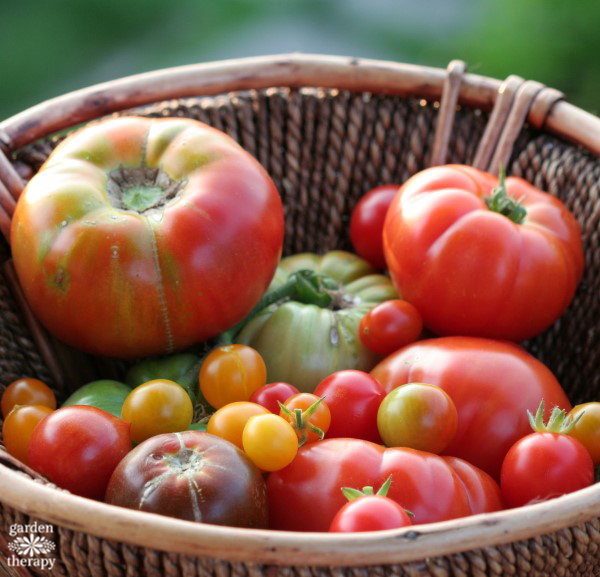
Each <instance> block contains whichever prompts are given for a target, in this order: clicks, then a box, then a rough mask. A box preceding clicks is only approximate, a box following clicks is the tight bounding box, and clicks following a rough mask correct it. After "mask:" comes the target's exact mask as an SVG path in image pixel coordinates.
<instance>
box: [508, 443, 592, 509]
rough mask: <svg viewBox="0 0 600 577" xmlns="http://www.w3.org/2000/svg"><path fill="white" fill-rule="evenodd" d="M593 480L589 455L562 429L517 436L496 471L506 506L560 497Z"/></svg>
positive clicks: (518, 505) (516, 505) (589, 483)
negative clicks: (519, 437) (558, 431)
mask: <svg viewBox="0 0 600 577" xmlns="http://www.w3.org/2000/svg"><path fill="white" fill-rule="evenodd" d="M593 482H594V464H593V462H592V457H591V456H590V454H589V453H588V451H587V449H586V448H585V447H584V446H583V445H582V444H581V443H580V442H579V441H578V440H577V439H575V438H573V437H571V436H569V435H566V434H564V433H531V434H529V435H527V436H525V437H523V438H522V439H519V440H518V441H517V442H516V443H515V444H514V445H513V446H512V447H511V448H510V449H509V451H508V453H507V454H506V457H505V459H504V462H503V463H502V471H501V473H500V488H501V490H502V498H503V500H504V504H505V505H506V506H507V507H520V506H522V505H526V504H527V503H532V502H537V501H545V500H547V499H553V498H555V497H560V496H561V495H564V494H566V493H571V492H573V491H577V490H578V489H583V488H584V487H588V486H589V485H591V484H592V483H593Z"/></svg>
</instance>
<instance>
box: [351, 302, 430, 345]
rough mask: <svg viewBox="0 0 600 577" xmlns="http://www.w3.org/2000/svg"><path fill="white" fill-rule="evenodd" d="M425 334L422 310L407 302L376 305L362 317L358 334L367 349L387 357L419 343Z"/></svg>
mask: <svg viewBox="0 0 600 577" xmlns="http://www.w3.org/2000/svg"><path fill="white" fill-rule="evenodd" d="M422 331H423V319H421V315H420V314H419V311H418V310H417V309H416V308H415V307H414V306H413V305H411V304H410V303H409V302H408V301H404V300H401V299H392V300H389V301H383V302H382V303H380V304H378V305H376V306H375V307H373V308H372V309H371V310H370V311H369V312H368V313H367V314H366V315H365V316H364V317H363V318H362V320H361V321H360V326H359V329H358V334H359V336H360V340H361V342H362V344H363V345H365V347H367V348H368V349H370V350H371V351H373V352H375V353H378V354H380V355H382V356H387V355H389V354H391V353H393V352H394V351H397V350H398V349H400V348H402V347H403V346H405V345H408V344H410V343H412V342H414V341H416V340H417V339H418V338H419V336H420V334H421V332H422Z"/></svg>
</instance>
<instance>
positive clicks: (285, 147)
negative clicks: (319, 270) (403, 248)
mask: <svg viewBox="0 0 600 577" xmlns="http://www.w3.org/2000/svg"><path fill="white" fill-rule="evenodd" d="M438 111H439V102H437V101H427V100H424V99H418V98H404V97H400V96H392V95H385V94H372V93H368V92H349V91H343V90H335V89H319V88H301V89H290V88H270V89H266V90H256V91H254V90H253V91H244V92H236V93H228V94H222V95H219V96H215V97H198V98H188V99H182V100H172V101H166V102H160V103H157V104H154V105H151V106H146V107H143V108H137V109H132V110H129V111H125V112H121V113H119V114H141V115H145V116H154V117H160V116H186V117H191V118H195V119H198V120H201V121H203V122H206V123H207V124H210V125H212V126H215V127H216V128H219V129H221V130H223V131H224V132H226V133H228V134H229V135H230V136H232V137H233V138H234V139H235V140H237V141H238V142H239V143H240V144H241V145H242V146H243V147H244V148H246V149H247V150H248V151H249V152H250V153H251V154H253V155H254V156H255V157H256V158H257V159H258V160H259V161H260V162H261V163H262V164H263V166H264V167H265V168H266V169H267V171H268V172H269V173H270V175H271V176H272V177H273V179H274V181H275V183H276V185H277V187H278V190H279V191H280V194H281V196H282V199H283V203H284V207H285V223H286V228H285V244H284V254H291V253H295V252H300V251H314V252H320V253H322V252H324V251H326V250H330V249H333V248H345V249H350V248H351V247H350V242H349V236H348V222H349V217H350V213H351V210H352V208H353V207H354V205H355V204H356V202H357V201H358V199H359V198H360V197H361V196H362V195H363V194H364V193H365V192H367V191H368V190H369V189H370V188H373V187H375V186H377V185H380V184H386V183H401V182H403V181H404V180H405V179H406V178H408V177H409V176H410V175H412V174H414V173H415V172H417V171H419V170H421V169H423V168H425V167H426V166H428V161H429V155H430V153H431V146H432V140H433V134H434V131H435V125H436V121H437V117H438ZM488 118H489V112H487V111H483V110H479V109H476V108H469V107H465V106H463V107H459V109H458V110H457V113H456V116H455V119H454V123H453V128H452V134H451V139H450V143H449V147H448V153H447V158H446V161H447V162H455V163H466V164H469V163H471V161H472V159H473V157H474V155H475V153H476V149H477V145H478V143H479V141H480V139H481V136H482V134H483V131H484V129H485V126H486V122H487V120H488ZM63 137H64V135H58V136H53V137H49V138H47V139H44V140H42V141H38V142H35V143H33V144H30V145H28V146H27V147H25V148H23V149H21V150H18V151H16V152H15V153H14V154H13V158H12V161H13V164H14V166H15V167H16V168H17V170H18V171H19V173H20V174H22V175H23V176H24V177H25V178H28V177H30V176H31V175H32V174H33V173H34V172H35V171H36V170H38V168H39V167H40V166H41V164H42V163H43V162H44V160H45V159H46V158H47V156H48V154H49V153H50V152H51V150H52V149H53V147H54V146H55V145H56V144H57V143H58V142H59V141H60V140H61V139H62V138H63ZM507 173H508V174H513V175H518V176H523V177H524V178H525V179H527V180H528V181H530V182H532V183H534V184H536V185H537V186H539V187H541V188H542V189H544V190H547V191H548V192H549V193H551V194H553V195H555V196H558V197H560V198H561V199H562V200H563V201H564V202H565V203H566V205H567V206H568V207H569V208H570V209H571V211H573V213H574V214H575V215H576V217H577V218H578V220H579V222H580V224H581V227H582V235H583V242H584V250H585V255H586V271H585V273H584V278H583V280H582V282H581V285H580V287H579V289H578V292H577V294H576V297H575V299H574V301H573V303H572V305H571V307H570V308H569V310H568V311H567V312H566V313H565V315H564V316H563V317H562V318H561V319H560V320H559V321H558V322H557V323H555V325H554V326H553V327H551V328H550V329H549V330H547V331H546V332H545V333H544V334H542V335H540V336H539V337H536V338H535V339H533V340H531V341H530V342H527V343H524V344H525V346H526V347H527V348H528V349H529V350H530V351H531V352H533V354H534V355H535V356H537V357H538V358H540V359H541V360H542V361H543V362H545V363H546V364H547V365H548V366H549V367H550V369H551V370H552V371H553V372H554V373H555V374H556V375H557V377H558V379H559V380H560V382H561V383H562V385H563V386H564V388H565V389H566V391H567V393H568V395H569V397H570V399H571V401H572V402H573V403H577V402H581V401H584V400H593V399H595V398H598V397H599V396H600V391H599V390H600V372H599V371H598V370H597V367H598V363H599V361H598V358H599V355H600V347H599V344H600V343H599V339H598V333H597V327H598V325H599V320H600V305H599V298H598V295H599V294H600V277H599V275H598V269H599V267H600V248H599V237H598V234H599V233H598V228H599V226H598V225H599V221H600V193H599V188H600V185H599V183H600V161H599V160H598V159H597V158H596V157H594V156H593V155H592V154H591V153H589V152H587V151H585V150H584V149H582V148H579V147H577V146H574V145H572V144H569V143H567V142H565V141H563V140H561V139H559V138H557V137H554V136H552V135H549V134H547V133H544V132H541V131H537V130H534V129H532V128H531V127H529V126H527V125H526V126H525V127H524V128H523V130H522V131H521V134H520V136H519V138H518V140H517V142H516V144H515V147H514V149H513V154H512V158H511V161H510V163H509V166H508V167H507ZM9 256H10V248H9V247H8V245H7V244H6V243H5V242H4V241H3V242H2V243H1V245H0V258H2V260H6V259H7V258H9ZM0 280H1V282H0V307H1V308H0V314H1V315H2V323H1V325H0V371H2V374H3V382H4V383H5V384H6V383H9V382H10V381H11V380H13V379H15V378H18V377H20V376H24V375H30V376H37V377H38V378H41V379H44V380H46V381H47V382H49V383H51V384H52V385H53V386H54V388H55V389H56V391H57V393H58V395H59V399H60V398H61V397H63V398H64V397H65V396H66V395H68V394H69V393H70V392H71V389H72V388H73V385H72V383H71V384H65V383H60V382H53V379H52V377H51V375H50V374H49V372H48V369H47V367H46V366H45V364H44V361H43V359H42V358H41V357H40V355H39V352H38V351H37V350H36V346H35V344H34V342H33V341H32V339H31V336H30V334H29V332H28V329H27V328H26V326H25V323H24V322H23V318H22V317H21V315H20V312H19V307H18V306H17V304H16V303H15V301H14V298H13V296H12V294H11V292H10V291H9V289H8V287H7V283H6V279H5V278H4V277H2V279H0ZM74 358H75V359H76V361H75V362H78V360H77V359H80V360H81V363H82V364H86V365H89V366H91V368H89V369H88V370H87V371H85V372H82V373H81V374H84V375H86V377H87V378H88V379H89V380H91V379H92V378H111V377H114V376H119V375H122V374H123V372H124V370H125V369H126V363H122V362H114V361H112V360H108V361H107V360H106V359H97V358H91V359H90V358H89V357H87V356H86V355H79V356H78V355H77V354H76V355H75V357H74ZM107 367H109V369H110V374H108V373H107V371H108V369H107ZM82 378H83V377H82ZM84 382H85V381H84ZM84 382H81V383H79V384H84Z"/></svg>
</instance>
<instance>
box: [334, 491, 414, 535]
mask: <svg viewBox="0 0 600 577" xmlns="http://www.w3.org/2000/svg"><path fill="white" fill-rule="evenodd" d="M408 525H412V521H411V518H410V515H409V514H408V513H407V512H406V510H405V509H404V508H403V507H402V506H401V505H399V504H398V503H396V501H394V500H393V499H389V498H388V497H384V496H382V495H365V496H364V497H359V498H358V499H355V500H353V501H349V502H348V503H346V504H345V505H344V506H343V507H342V508H341V509H340V510H339V511H338V512H337V513H336V515H335V517H334V518H333V520H332V521H331V525H330V526H329V531H330V532H331V533H357V532H362V531H382V530H384V529H398V528H400V527H407V526H408Z"/></svg>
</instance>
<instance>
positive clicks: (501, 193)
mask: <svg viewBox="0 0 600 577" xmlns="http://www.w3.org/2000/svg"><path fill="white" fill-rule="evenodd" d="M498 178H499V181H498V186H497V187H496V188H494V190H492V193H491V195H489V196H485V197H484V199H483V200H484V201H485V204H486V206H487V207H488V208H489V209H490V210H491V211H493V212H497V213H499V214H502V215H503V216H506V217H507V218H509V219H510V220H512V221H513V222H514V223H516V224H521V223H522V222H523V221H524V220H525V217H526V216H527V210H526V209H525V207H524V206H523V205H522V204H521V201H520V200H517V199H516V198H515V197H514V196H510V195H509V194H508V191H507V190H506V182H505V181H506V171H505V170H504V167H503V166H502V165H500V175H499V177H498Z"/></svg>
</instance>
